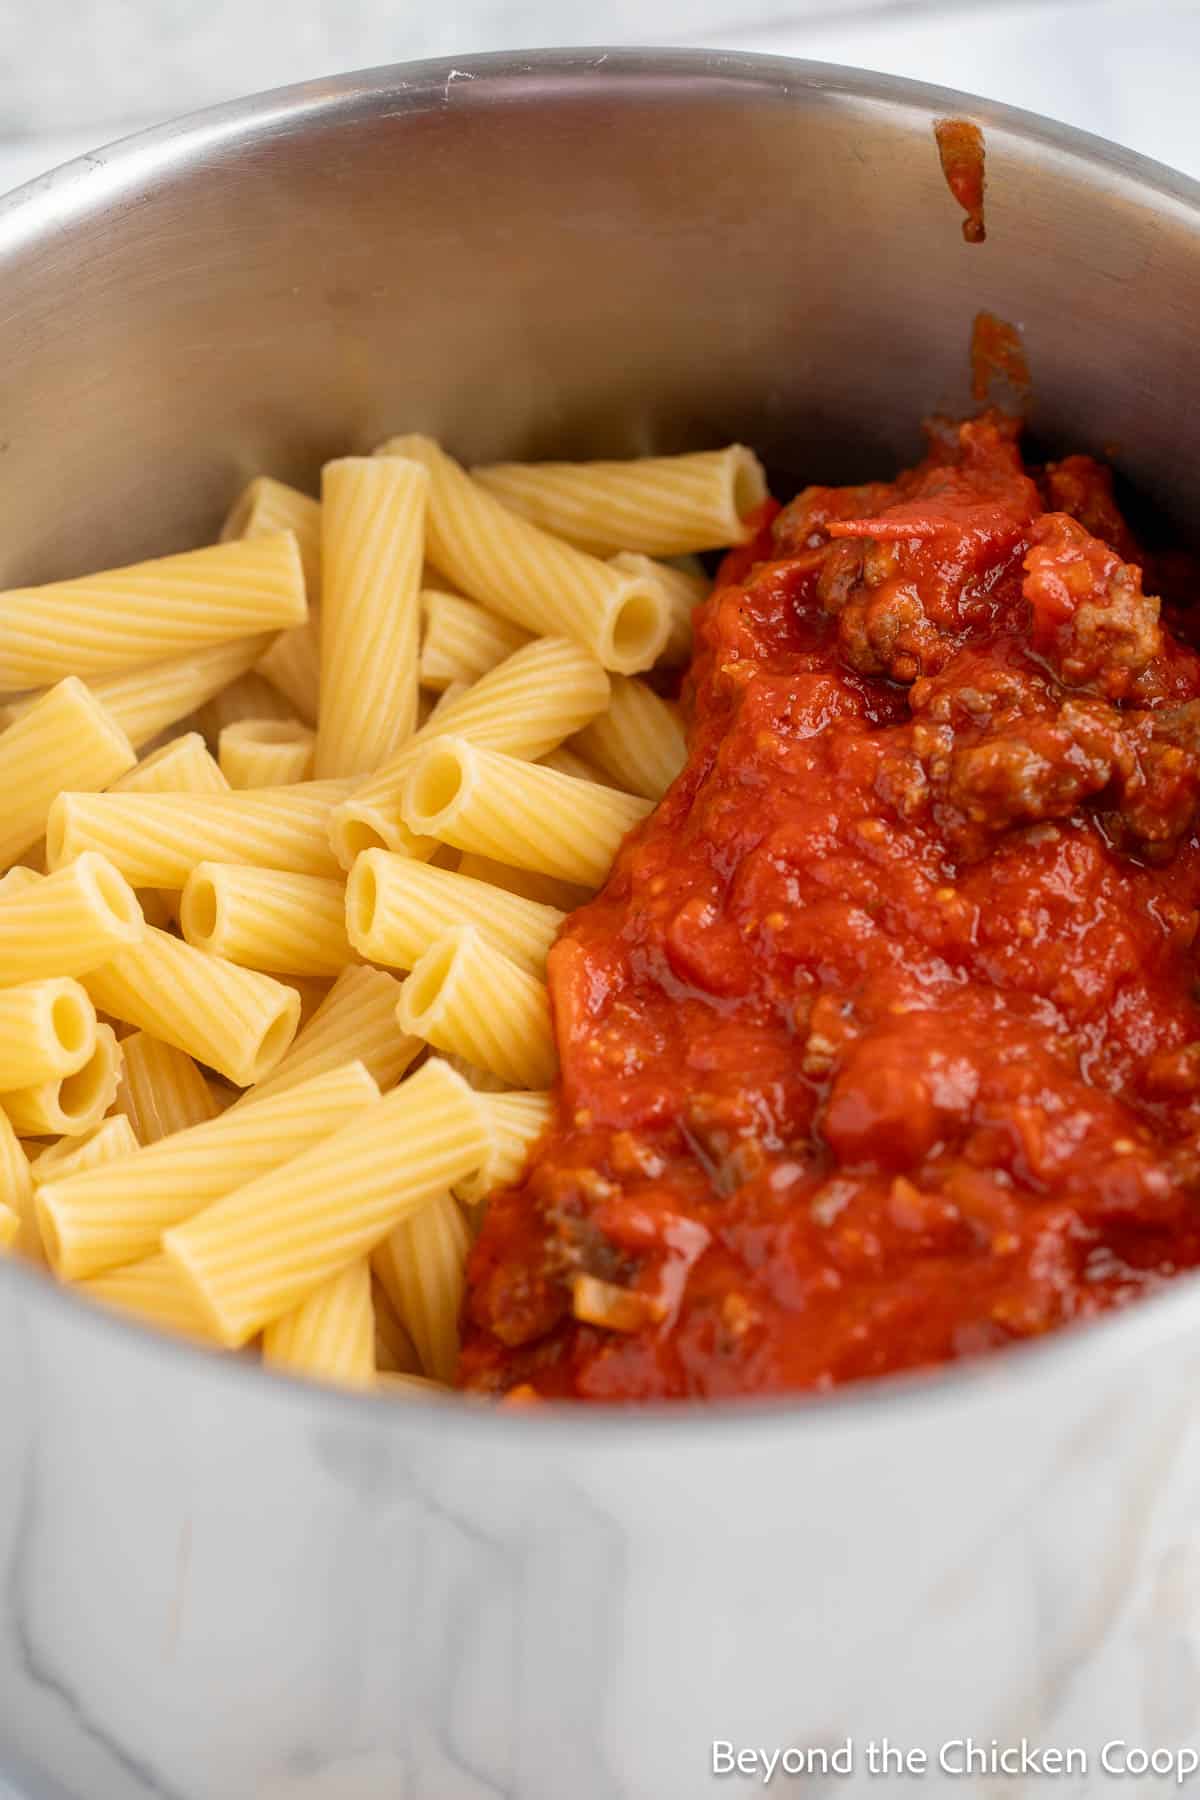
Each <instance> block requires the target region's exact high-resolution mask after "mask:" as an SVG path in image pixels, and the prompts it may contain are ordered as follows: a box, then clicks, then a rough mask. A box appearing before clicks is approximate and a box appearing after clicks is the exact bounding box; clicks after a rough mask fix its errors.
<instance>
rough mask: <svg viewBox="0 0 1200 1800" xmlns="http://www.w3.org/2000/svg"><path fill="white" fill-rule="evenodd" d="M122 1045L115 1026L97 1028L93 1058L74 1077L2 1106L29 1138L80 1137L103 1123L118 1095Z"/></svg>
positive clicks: (21, 1093) (19, 1092) (6, 1099)
mask: <svg viewBox="0 0 1200 1800" xmlns="http://www.w3.org/2000/svg"><path fill="white" fill-rule="evenodd" d="M120 1078H121V1046H120V1045H119V1044H118V1042H117V1036H116V1033H115V1032H114V1031H113V1029H112V1026H111V1025H99V1026H97V1027H96V1035H95V1040H94V1042H93V1044H92V1050H91V1054H90V1055H89V1057H88V1059H87V1061H86V1062H85V1063H83V1064H82V1065H81V1066H80V1067H79V1068H78V1069H76V1070H75V1071H74V1073H73V1074H71V1075H59V1076H53V1077H51V1078H49V1079H47V1080H45V1081H39V1082H35V1083H32V1084H31V1085H30V1086H28V1087H22V1088H14V1089H13V1090H12V1091H11V1092H8V1093H2V1094H0V1108H2V1109H3V1110H4V1112H6V1113H7V1115H8V1118H9V1122H10V1123H11V1125H12V1126H13V1128H14V1130H16V1131H19V1132H20V1133H21V1134H22V1136H24V1137H41V1136H43V1135H53V1136H59V1135H61V1136H63V1137H80V1136H81V1135H82V1134H83V1133H84V1132H85V1131H91V1130H92V1128H93V1127H94V1126H96V1125H98V1124H99V1123H100V1121H101V1119H102V1118H103V1117H104V1115H105V1113H106V1112H107V1111H108V1109H109V1107H110V1106H111V1105H112V1103H113V1101H114V1100H115V1099H116V1095H117V1083H118V1082H119V1080H120Z"/></svg>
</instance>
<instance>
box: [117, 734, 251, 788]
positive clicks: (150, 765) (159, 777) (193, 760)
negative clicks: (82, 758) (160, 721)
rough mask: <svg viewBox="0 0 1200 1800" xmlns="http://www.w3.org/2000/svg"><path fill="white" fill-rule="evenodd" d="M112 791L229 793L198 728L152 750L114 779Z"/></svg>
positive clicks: (227, 785)
mask: <svg viewBox="0 0 1200 1800" xmlns="http://www.w3.org/2000/svg"><path fill="white" fill-rule="evenodd" d="M108 791H109V793H110V794H227V793H228V792H229V783H228V782H227V781H226V779H225V777H224V775H223V774H222V773H221V771H220V769H219V768H218V767H217V764H216V761H215V760H214V758H213V757H212V755H211V754H210V752H209V749H208V745H207V744H206V743H205V742H204V739H203V738H202V737H201V735H200V733H199V732H198V731H189V732H187V733H186V734H185V735H184V736H183V737H177V738H172V739H171V741H170V743H169V744H163V745H162V746H161V748H160V749H158V750H152V751H151V752H150V754H149V756H143V758H142V760H141V761H140V762H139V763H138V764H137V765H136V766H135V767H134V768H132V769H130V771H129V773H128V774H127V775H122V776H121V777H120V779H119V780H117V781H114V782H111V783H110V785H109V789H108Z"/></svg>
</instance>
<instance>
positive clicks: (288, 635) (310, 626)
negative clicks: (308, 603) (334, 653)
mask: <svg viewBox="0 0 1200 1800" xmlns="http://www.w3.org/2000/svg"><path fill="white" fill-rule="evenodd" d="M309 611H310V617H309V620H308V623H307V624H306V625H296V626H293V628H292V630H291V631H281V632H280V633H279V636H278V637H277V638H276V639H275V641H274V643H273V644H272V645H271V646H270V647H269V648H268V649H266V650H264V651H263V653H262V655H261V656H260V657H259V659H258V661H257V662H256V663H255V665H254V666H255V669H256V670H257V672H258V673H259V674H260V675H265V676H266V678H267V680H268V681H269V682H270V683H271V686H272V687H273V688H276V689H277V690H278V692H279V693H281V694H282V695H283V696H284V698H285V699H286V700H288V701H289V702H290V704H291V705H292V706H293V707H294V709H295V712H296V716H297V717H298V718H300V719H302V720H303V721H304V723H305V724H306V725H314V726H315V725H316V722H317V715H318V713H319V712H320V704H321V636H320V633H321V618H320V612H319V609H318V608H317V607H315V606H314V607H310V609H309Z"/></svg>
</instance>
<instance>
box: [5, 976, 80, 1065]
mask: <svg viewBox="0 0 1200 1800" xmlns="http://www.w3.org/2000/svg"><path fill="white" fill-rule="evenodd" d="M95 1048H96V1009H95V1007H94V1006H93V1005H92V1003H91V1001H90V1000H89V999H88V996H87V994H86V993H85V991H84V990H83V988H81V987H80V985H79V983H78V982H77V981H75V980H72V979H71V978H70V977H69V976H64V975H58V976H53V977H49V978H47V979H44V980H42V981H29V982H23V983H21V984H19V985H18V986H16V987H6V988H0V1091H3V1090H5V1089H8V1088H23V1087H32V1086H33V1085H34V1084H35V1083H38V1082H43V1081H54V1080H57V1079H59V1078H60V1077H61V1076H63V1075H74V1074H75V1072H76V1070H77V1069H81V1068H82V1067H83V1065H84V1063H85V1062H87V1060H88V1058H89V1057H90V1056H91V1054H92V1052H93V1050H94V1049H95Z"/></svg>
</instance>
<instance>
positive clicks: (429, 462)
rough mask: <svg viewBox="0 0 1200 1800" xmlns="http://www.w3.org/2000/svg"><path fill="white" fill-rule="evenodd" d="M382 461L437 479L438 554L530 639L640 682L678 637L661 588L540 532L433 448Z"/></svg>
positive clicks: (433, 498) (432, 525)
mask: <svg viewBox="0 0 1200 1800" xmlns="http://www.w3.org/2000/svg"><path fill="white" fill-rule="evenodd" d="M376 454H377V455H379V456H387V457H392V456H402V457H411V458H412V459H413V460H414V461H416V462H421V463H423V464H424V465H425V467H426V468H427V469H428V470H429V477H430V487H429V523H428V532H429V552H430V555H431V557H432V559H433V561H434V562H435V563H436V564H437V566H438V568H440V569H444V570H445V571H446V574H447V575H448V576H449V577H450V579H451V581H452V582H454V584H455V586H457V587H460V588H461V589H462V590H463V592H464V593H465V594H467V595H469V596H470V598H471V599H472V600H478V601H481V602H482V603H483V604H484V605H485V606H489V607H490V608H491V609H492V610H493V611H494V612H498V613H499V614H500V615H501V616H502V617H503V618H506V619H510V620H512V622H513V623H514V624H516V625H522V626H524V628H525V629H526V630H527V631H533V632H545V633H561V634H562V635H563V636H564V637H571V638H575V639H577V640H578V641H579V642H580V643H581V644H584V645H586V646H587V648H588V649H589V650H591V651H592V652H593V654H594V655H595V656H596V657H597V659H598V660H599V661H600V662H601V663H602V664H603V665H604V667H605V668H606V669H616V670H618V671H619V672H620V673H621V674H623V675H632V674H635V673H636V672H637V671H638V670H639V669H648V668H650V667H651V666H652V665H653V663H654V662H655V660H656V659H657V657H658V655H659V654H660V652H661V650H662V648H663V646H664V644H665V643H666V641H667V634H668V632H669V630H670V620H669V619H668V617H667V614H666V612H665V610H664V607H663V600H662V592H661V589H660V588H659V586H658V585H657V584H652V583H649V582H646V581H643V580H642V579H641V578H640V577H639V576H637V575H627V574H625V573H624V571H623V570H620V569H613V568H610V567H609V565H608V564H607V563H604V562H601V561H600V560H599V558H597V557H594V556H588V555H585V554H584V553H583V552H582V551H579V550H576V549H574V548H572V546H571V545H570V544H568V543H566V542H564V541H563V539H561V538H556V537H551V536H550V535H549V534H548V533H547V532H544V531H541V530H540V529H539V528H538V527H537V526H536V525H531V524H530V523H529V521H528V520H527V519H523V518H522V517H521V516H520V514H519V513H516V512H513V511H512V510H511V509H510V508H509V507H508V506H505V505H503V504H502V503H501V502H500V501H499V500H497V499H496V498H495V496H494V495H493V494H492V493H491V492H489V490H488V489H487V488H485V487H483V486H481V485H480V483H479V482H477V481H474V480H472V478H471V476H470V475H468V474H467V472H466V470H465V469H464V468H462V467H461V466H460V465H459V464H458V463H456V462H455V461H454V459H453V457H450V456H447V455H446V452H445V451H444V450H442V449H440V448H439V446H438V445H437V444H435V443H434V442H433V440H432V438H426V437H420V436H417V435H413V436H411V437H398V438H390V439H389V440H388V442H387V443H386V444H382V445H381V446H380V448H379V450H378V451H377V452H376ZM616 547H617V548H627V547H628V546H622V545H618V546H616Z"/></svg>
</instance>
